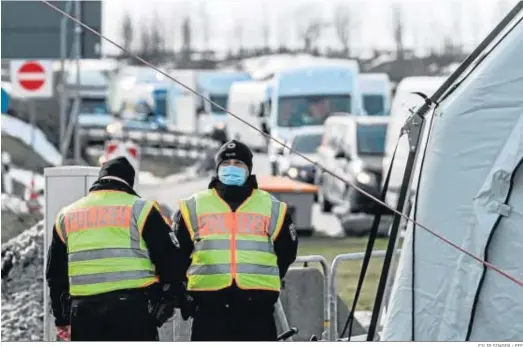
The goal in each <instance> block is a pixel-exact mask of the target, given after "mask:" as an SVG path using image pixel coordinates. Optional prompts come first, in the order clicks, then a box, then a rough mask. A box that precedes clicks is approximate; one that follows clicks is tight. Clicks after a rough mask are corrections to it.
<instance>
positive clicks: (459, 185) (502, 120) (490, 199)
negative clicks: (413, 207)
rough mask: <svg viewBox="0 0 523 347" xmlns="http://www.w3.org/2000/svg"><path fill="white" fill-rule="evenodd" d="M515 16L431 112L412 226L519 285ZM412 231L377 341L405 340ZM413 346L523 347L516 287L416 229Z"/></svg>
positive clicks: (520, 33) (522, 90) (521, 233)
mask: <svg viewBox="0 0 523 347" xmlns="http://www.w3.org/2000/svg"><path fill="white" fill-rule="evenodd" d="M522 38H523V10H522V11H520V13H519V14H518V15H517V16H516V18H514V19H513V20H512V22H511V23H510V25H508V27H507V29H506V30H505V31H503V32H501V33H500V34H499V35H498V38H497V39H496V40H495V42H494V43H493V44H492V45H491V46H489V47H488V48H487V49H486V50H485V52H489V51H490V53H488V54H487V55H486V57H485V59H483V60H481V59H478V61H479V63H478V64H477V66H476V67H475V68H474V69H473V70H472V72H471V73H470V74H469V75H468V77H467V78H466V79H465V80H464V81H463V83H461V85H459V86H458V87H457V88H456V89H455V90H454V92H452V94H450V96H449V97H447V98H446V99H444V100H443V101H442V102H441V103H440V105H439V107H437V108H436V116H435V118H434V124H433V129H432V132H431V134H430V138H429V140H428V144H427V151H426V155H425V159H424V166H423V169H422V172H421V177H420V188H419V191H418V194H419V195H418V202H417V216H416V219H417V221H418V222H419V223H421V224H422V225H424V226H426V227H428V228H430V229H431V230H433V231H435V232H437V233H439V234H440V235H442V236H443V237H445V238H447V239H448V240H450V241H452V242H454V243H455V244H457V245H459V246H460V247H462V248H463V249H465V250H467V251H468V252H471V253H472V254H474V255H476V256H477V257H479V258H480V259H484V260H486V261H488V262H489V263H491V264H493V265H494V266H495V267H497V268H499V269H501V270H502V271H504V272H506V273H507V274H509V275H510V276H512V277H514V278H516V279H517V280H519V281H523V169H520V166H521V165H520V164H521V163H522V162H523V39H522ZM412 240H413V237H412V224H411V223H409V227H408V229H407V233H406V238H405V240H404V244H403V251H402V254H401V258H400V261H399V264H398V270H397V273H396V277H395V278H396V279H395V283H394V286H393V291H392V296H391V301H390V305H389V307H388V312H387V317H386V320H385V325H384V330H383V334H382V340H385V341H409V340H411V338H412V331H411V323H412V319H411V312H412V301H411V299H412V296H411V293H412V259H413V257H412V254H413V252H412ZM414 254H415V263H414V266H415V267H414V274H415V276H414V277H415V281H414V284H413V286H414V299H415V305H414V307H415V310H414V317H415V319H414V333H415V336H414V339H415V340H416V341H464V340H467V339H468V340H471V341H523V286H521V284H517V283H515V282H514V281H511V280H509V279H507V278H506V277H504V276H502V275H500V274H499V273H497V272H495V271H493V270H491V269H487V268H486V267H484V265H483V264H481V263H480V262H478V261H477V260H474V259H473V258H471V257H470V256H468V255H466V254H464V253H463V252H461V251H458V250H456V249H455V248H453V247H451V246H449V245H448V244H445V243H444V242H442V241H441V240H439V239H437V238H436V237H434V236H433V235H431V234H429V233H428V232H427V231H425V230H423V229H422V228H420V227H419V226H418V227H416V229H415V248H414Z"/></svg>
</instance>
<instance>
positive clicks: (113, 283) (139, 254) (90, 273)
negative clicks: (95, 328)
mask: <svg viewBox="0 0 523 347" xmlns="http://www.w3.org/2000/svg"><path fill="white" fill-rule="evenodd" d="M154 205H155V204H154V203H153V202H151V201H147V200H144V199H140V198H138V197H137V196H134V195H131V194H127V193H125V192H118V191H113V190H102V191H95V192H91V193H90V194H89V195H87V196H86V197H84V198H82V199H80V200H78V201H76V202H75V203H73V204H72V205H69V206H67V207H66V208H64V209H63V210H62V211H61V212H60V213H59V214H58V217H57V220H56V226H57V230H58V233H59V236H60V237H61V239H62V240H63V241H64V243H65V244H66V245H67V254H68V271H69V290H70V294H71V295H72V296H89V295H96V294H101V293H107V292H111V291H115V290H120V289H130V288H140V287H146V286H148V285H150V284H152V283H154V282H158V279H157V278H156V277H155V271H154V266H153V264H152V262H151V260H150V258H149V252H148V251H147V247H146V245H145V241H144V240H143V238H142V229H143V225H144V223H145V220H146V219H147V216H148V214H149V212H150V210H151V208H152V207H153V206H154Z"/></svg>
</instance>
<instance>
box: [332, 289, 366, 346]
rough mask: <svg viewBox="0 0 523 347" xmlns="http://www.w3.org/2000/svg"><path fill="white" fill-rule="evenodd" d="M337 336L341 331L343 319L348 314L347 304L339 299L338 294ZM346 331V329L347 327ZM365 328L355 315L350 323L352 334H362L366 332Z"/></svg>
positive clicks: (345, 318)
mask: <svg viewBox="0 0 523 347" xmlns="http://www.w3.org/2000/svg"><path fill="white" fill-rule="evenodd" d="M337 299H338V303H337V305H338V336H339V335H340V334H341V333H342V331H343V327H344V326H345V321H346V320H347V317H348V316H349V308H348V307H347V305H346V304H345V303H344V302H343V301H342V300H341V299H340V297H339V296H338V298H337ZM347 332H348V329H347ZM366 333H367V330H365V328H363V326H362V325H361V324H360V322H358V320H357V319H356V317H354V320H353V323H352V334H351V335H352V336H354V335H362V334H366Z"/></svg>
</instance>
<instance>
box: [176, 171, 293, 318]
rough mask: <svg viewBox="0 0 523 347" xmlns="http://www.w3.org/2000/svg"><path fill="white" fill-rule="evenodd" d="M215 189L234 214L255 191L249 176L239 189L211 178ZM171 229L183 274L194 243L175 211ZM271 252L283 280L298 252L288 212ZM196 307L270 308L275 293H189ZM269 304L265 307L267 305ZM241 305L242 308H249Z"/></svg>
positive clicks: (235, 289)
mask: <svg viewBox="0 0 523 347" xmlns="http://www.w3.org/2000/svg"><path fill="white" fill-rule="evenodd" d="M210 188H215V189H216V191H217V192H218V194H219V195H220V197H221V198H222V199H223V200H224V201H225V202H227V204H229V206H230V207H231V209H232V210H233V211H235V210H236V209H237V208H238V207H239V206H240V205H241V204H242V203H243V202H244V201H245V200H246V199H247V197H249V195H250V194H251V192H252V190H253V189H256V188H258V183H257V182H256V177H255V176H250V177H249V179H248V181H247V183H246V184H245V185H244V186H242V187H231V186H225V185H224V184H222V183H221V182H220V181H218V179H217V178H213V180H212V181H211V183H210V184H209V189H210ZM173 230H174V232H175V234H176V237H177V239H178V241H179V242H180V248H181V250H182V253H183V258H184V265H183V268H184V270H185V271H186V270H187V269H188V268H189V266H190V264H191V254H192V252H193V250H194V244H193V241H192V240H191V236H190V233H189V231H188V228H187V225H186V224H185V221H184V219H183V218H182V216H181V213H180V211H177V212H176V213H175V214H174V216H173ZM274 251H275V253H276V256H277V257H278V267H279V270H280V277H281V278H283V277H284V276H285V274H286V273H287V270H288V269H289V266H290V265H291V264H292V263H293V262H294V261H295V260H296V254H297V252H298V237H297V234H296V230H295V227H294V225H293V222H292V219H291V216H290V214H289V213H287V214H286V215H285V218H284V222H283V225H282V229H281V231H280V233H279V234H278V237H277V238H276V239H275V240H274ZM191 295H192V297H193V298H194V300H195V302H196V304H197V305H198V306H200V307H202V306H223V305H225V304H229V305H235V304H237V305H238V306H243V305H244V304H249V306H251V305H259V306H262V307H263V306H266V307H267V308H269V307H272V305H271V304H274V303H275V302H276V300H277V299H278V293H276V292H273V291H266V290H241V289H239V288H238V287H237V286H236V284H235V283H233V285H232V286H231V287H228V288H225V289H222V290H219V291H214V292H191ZM267 305H269V306H267ZM249 306H245V307H249Z"/></svg>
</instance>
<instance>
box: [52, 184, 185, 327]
mask: <svg viewBox="0 0 523 347" xmlns="http://www.w3.org/2000/svg"><path fill="white" fill-rule="evenodd" d="M99 190H117V191H122V192H126V193H129V194H133V195H137V194H136V192H135V191H134V190H133V189H132V188H130V187H129V186H127V185H126V184H124V183H121V182H118V181H116V180H108V179H105V180H104V179H102V180H99V181H97V182H96V183H95V184H94V185H93V186H92V187H91V189H90V191H99ZM137 196H138V195H137ZM142 236H143V239H144V241H145V244H146V245H147V249H148V251H149V255H150V257H151V261H152V263H153V264H154V266H155V271H156V273H157V275H158V276H159V278H160V283H161V284H162V286H163V285H164V284H170V285H171V289H170V290H169V292H167V293H165V294H164V295H167V296H169V297H170V298H174V297H176V296H178V295H179V294H180V293H181V292H182V291H183V285H182V282H183V280H184V279H185V270H184V269H181V268H180V266H179V264H180V262H181V256H182V254H181V252H180V248H179V245H178V243H177V241H176V238H175V236H174V234H173V233H172V230H171V228H170V226H169V225H168V224H167V222H166V220H165V219H164V217H163V216H162V215H161V212H160V211H159V210H158V209H156V208H153V209H152V210H151V212H150V213H149V216H148V217H147V219H146V221H145V224H144V227H143V232H142ZM46 279H47V283H48V286H49V291H50V297H51V306H52V310H53V315H54V317H55V324H56V326H63V325H68V324H69V314H68V309H67V308H68V307H70V300H71V298H69V279H68V274H67V247H66V245H65V244H64V242H63V241H62V239H61V238H60V237H59V236H58V232H57V229H56V225H55V226H54V228H53V239H52V241H51V245H50V247H49V253H48V258H47V269H46ZM159 288H160V286H158V285H153V286H149V287H148V288H144V289H128V290H123V291H119V292H125V293H131V294H132V293H134V292H137V293H140V292H145V291H153V290H154V292H155V293H157V292H158V291H159ZM104 295H106V294H99V295H96V296H94V297H95V298H96V297H99V298H100V299H103V296H104ZM92 298H93V296H91V297H90V299H92ZM73 299H74V298H73ZM78 299H79V300H81V298H78Z"/></svg>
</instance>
